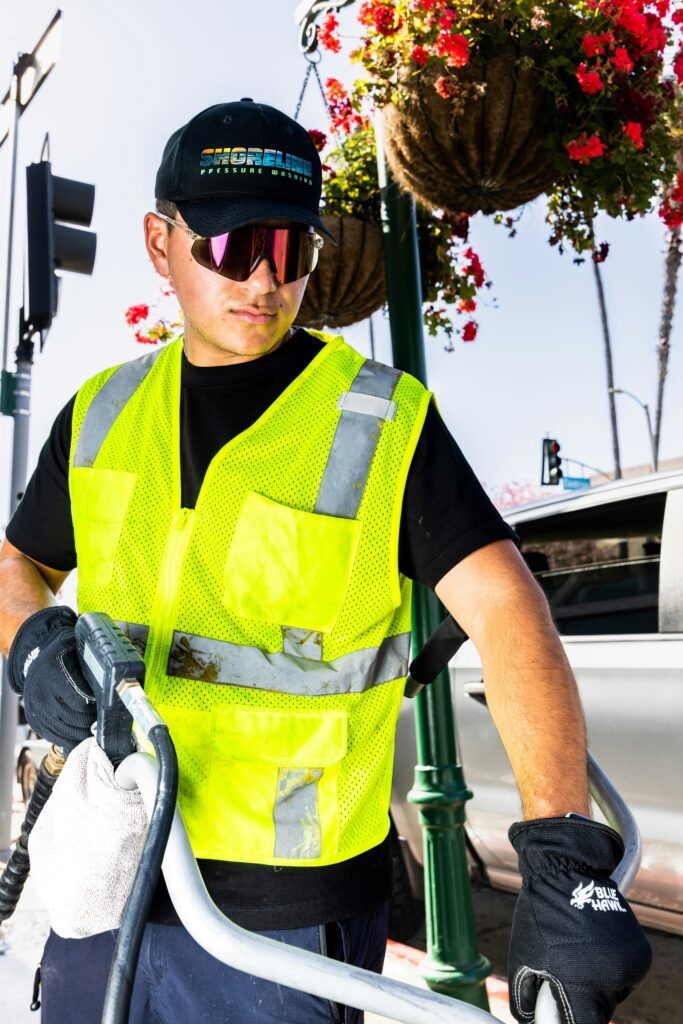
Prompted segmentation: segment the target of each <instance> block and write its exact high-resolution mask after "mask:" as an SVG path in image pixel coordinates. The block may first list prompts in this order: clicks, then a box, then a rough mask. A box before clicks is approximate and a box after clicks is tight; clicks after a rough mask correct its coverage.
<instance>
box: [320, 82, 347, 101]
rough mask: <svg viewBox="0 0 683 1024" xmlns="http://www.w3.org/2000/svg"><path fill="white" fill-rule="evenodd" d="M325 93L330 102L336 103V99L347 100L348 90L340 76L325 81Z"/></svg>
mask: <svg viewBox="0 0 683 1024" xmlns="http://www.w3.org/2000/svg"><path fill="white" fill-rule="evenodd" d="M325 95H326V96H327V102H328V103H334V102H335V100H345V99H346V97H347V92H346V89H345V88H344V86H343V85H342V84H341V82H340V81H339V79H338V78H328V79H327V81H326V82H325Z"/></svg>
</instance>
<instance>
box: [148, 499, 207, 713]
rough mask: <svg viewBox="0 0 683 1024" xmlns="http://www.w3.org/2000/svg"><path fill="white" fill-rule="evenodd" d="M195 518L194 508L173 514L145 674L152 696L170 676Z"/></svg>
mask: <svg viewBox="0 0 683 1024" xmlns="http://www.w3.org/2000/svg"><path fill="white" fill-rule="evenodd" d="M194 518H195V511H194V509H190V508H180V509H177V510H176V511H175V512H174V513H173V519H172V520H171V528H170V530H169V533H168V537H167V539H166V546H165V548H164V554H163V557H162V559H161V565H160V567H159V578H158V580H157V590H156V594H155V597H154V604H153V606H152V614H151V621H150V630H149V639H148V642H147V650H146V653H147V655H148V657H147V658H146V661H147V671H146V673H145V674H146V677H147V680H148V682H149V683H151V684H152V687H151V689H150V696H152V694H153V691H154V689H155V688H156V687H157V686H158V685H159V684H160V683H161V680H162V678H163V677H164V676H165V675H166V667H167V665H168V654H169V651H170V648H171V642H172V640H173V631H174V629H175V624H176V618H177V614H178V604H179V601H180V574H181V571H182V567H183V562H184V561H185V555H186V554H187V549H188V547H189V544H190V539H191V537H192V530H193V528H194Z"/></svg>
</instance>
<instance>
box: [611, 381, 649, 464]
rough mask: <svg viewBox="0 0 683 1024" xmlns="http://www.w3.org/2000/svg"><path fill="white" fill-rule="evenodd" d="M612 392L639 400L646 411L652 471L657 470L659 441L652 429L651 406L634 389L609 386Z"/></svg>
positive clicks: (639, 403)
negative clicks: (635, 393) (656, 439)
mask: <svg viewBox="0 0 683 1024" xmlns="http://www.w3.org/2000/svg"><path fill="white" fill-rule="evenodd" d="M609 391H610V394H612V395H628V397H629V398H632V399H633V401H634V402H637V403H638V405H639V406H640V408H641V409H642V410H643V412H644V413H645V419H646V421H647V433H648V437H649V438H650V454H651V455H652V472H653V473H656V472H657V443H656V441H655V435H654V433H653V430H652V420H651V419H650V407H649V405H647V404H646V403H645V402H641V400H640V399H639V398H638V396H637V395H634V394H633V392H632V391H625V390H624V389H623V388H609Z"/></svg>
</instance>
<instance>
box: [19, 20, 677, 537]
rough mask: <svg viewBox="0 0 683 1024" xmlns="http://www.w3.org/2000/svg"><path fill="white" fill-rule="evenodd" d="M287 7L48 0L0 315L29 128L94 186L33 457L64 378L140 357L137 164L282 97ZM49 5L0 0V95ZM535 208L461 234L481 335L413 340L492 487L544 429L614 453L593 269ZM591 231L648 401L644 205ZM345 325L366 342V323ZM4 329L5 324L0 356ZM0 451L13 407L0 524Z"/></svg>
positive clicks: (601, 458)
mask: <svg viewBox="0 0 683 1024" xmlns="http://www.w3.org/2000/svg"><path fill="white" fill-rule="evenodd" d="M296 6H297V3H296V2H295V0H291V2H288V0H251V2H250V3H244V2H242V3H235V2H234V0H222V2H220V3H218V2H214V0H194V2H193V3H192V4H187V3H179V2H178V0H165V2H164V3H163V4H161V3H158V2H157V0H146V2H144V3H140V2H137V3H133V2H132V0H119V3H118V4H116V5H105V4H102V3H93V2H92V0H64V3H63V6H62V10H63V14H64V16H63V23H64V25H63V41H62V49H61V56H60V60H59V63H58V64H57V66H56V68H55V69H54V70H53V71H52V73H51V75H50V77H49V78H48V80H47V81H46V82H45V84H44V85H43V87H42V88H41V90H40V92H39V93H38V94H37V96H36V98H35V100H34V101H33V102H32V103H31V105H30V106H29V108H28V109H27V111H26V112H25V114H24V115H23V117H22V118H21V123H20V135H19V156H18V190H17V202H16V208H15V237H14V246H13V250H14V257H13V278H12V280H13V293H12V314H11V320H10V322H11V323H12V324H15V323H16V320H17V316H16V310H18V307H19V303H20V286H21V267H22V261H23V246H24V231H25V184H24V182H25V171H24V168H25V166H26V165H27V164H28V163H31V162H33V161H36V160H38V159H39V158H40V152H41V148H42V142H43V138H44V136H45V133H46V132H49V134H50V151H51V159H52V169H53V172H54V173H55V174H58V175H61V176H63V177H70V178H75V179H78V180H81V181H88V182H92V183H93V184H95V186H96V199H95V210H94V216H93V225H92V227H93V230H95V231H96V232H97V238H98V252H97V259H96V263H95V269H94V273H93V275H92V276H91V277H84V276H80V275H76V274H68V275H65V277H64V281H63V285H62V289H61V298H60V307H59V313H58V316H57V319H56V320H55V323H54V325H53V327H52V329H51V331H50V334H49V337H48V339H47V343H46V346H45V349H44V351H43V352H42V354H39V355H37V357H36V361H35V365H34V371H33V399H32V416H31V444H30V468H32V467H33V465H34V464H35V461H36V459H37V456H38V452H39V450H40V447H41V445H42V444H43V442H44V440H45V438H46V436H47V434H48V432H49V429H50V426H51V424H52V422H53V420H54V418H55V416H56V414H57V413H58V411H59V410H60V409H61V408H62V406H63V405H64V404H65V403H66V402H67V401H68V399H69V398H70V397H71V395H72V394H73V393H74V392H75V391H76V390H77V389H78V387H79V386H80V384H81V383H82V382H83V381H84V380H85V379H87V378H88V377H90V376H91V375H92V374H94V373H96V372H97V371H98V370H100V369H102V368H104V367H106V366H111V365H114V364H117V363H120V362H122V361H124V360H127V359H133V358H135V357H136V356H138V355H141V354H143V350H142V349H141V347H140V346H139V345H138V344H137V343H136V342H135V341H134V340H133V337H132V332H131V330H130V328H129V327H127V325H126V323H125V319H124V313H125V310H126V309H127V308H128V306H130V305H131V304H133V303H140V302H146V303H149V304H153V303H155V302H157V301H161V300H160V296H159V290H158V280H159V279H158V278H157V277H156V275H155V274H154V271H153V269H152V267H151V264H150V263H149V260H148V258H147V254H146V252H145V249H144V244H143V232H142V219H143V216H144V214H145V212H146V211H147V210H148V209H150V208H151V207H153V202H154V178H155V175H156V170H157V167H158V164H159V160H160V157H161V152H162V150H163V146H164V144H165V142H166V140H167V138H168V137H169V135H170V134H171V133H172V132H173V131H174V130H175V129H176V128H178V127H179V126H180V125H182V124H184V123H185V122H186V121H187V120H188V119H189V118H191V117H192V116H193V115H194V114H196V113H198V112H199V111H200V110H202V109H204V108H205V107H208V106H210V105H212V104H214V103H217V102H222V101H228V100H234V99H240V98H241V97H243V96H250V97H252V98H254V99H256V100H259V101H262V102H265V103H270V104H272V105H274V106H277V107H279V108H280V109H282V110H284V111H286V112H287V113H289V114H293V113H294V111H295V108H296V103H297V98H298V96H299V92H300V90H301V85H302V81H303V75H304V72H305V66H306V65H305V61H304V58H303V56H302V55H301V53H300V51H299V47H298V30H297V26H296V24H295V21H294V10H295V7H296ZM55 10H56V6H55V5H54V3H53V2H52V0H50V2H47V0H31V3H30V4H27V3H19V2H17V0H14V2H9V0H0V90H1V91H0V95H4V92H5V90H6V88H7V86H8V85H9V81H10V77H11V72H12V62H13V60H14V59H15V58H16V55H17V53H18V52H20V51H22V50H23V51H30V50H32V49H33V47H34V45H35V44H36V43H37V41H38V39H39V38H40V36H41V34H42V32H43V30H44V29H45V28H46V27H47V25H48V24H49V22H50V20H51V18H52V16H53V14H54V13H55ZM353 10H354V8H353V6H351V7H350V8H348V9H347V10H346V11H344V12H342V15H341V21H342V31H343V33H344V35H345V36H346V38H345V43H346V44H349V43H352V40H351V39H350V38H349V37H350V36H352V35H353V34H354V33H355V32H356V29H355V25H354V14H353ZM2 69H4V71H3V70H2ZM320 70H321V74H322V77H323V79H324V78H327V77H329V76H334V77H337V78H339V79H341V80H342V81H344V82H346V83H347V84H350V83H351V82H352V81H353V79H354V77H357V75H358V70H357V68H354V67H353V66H352V65H350V64H349V62H348V59H347V58H346V57H343V56H337V55H331V54H324V55H323V59H322V63H321V68H320ZM3 75H4V78H3V77H2V76H3ZM300 120H301V121H302V123H303V124H304V126H305V127H306V128H319V129H322V130H325V128H326V127H327V121H326V116H325V111H324V109H323V106H322V102H321V99H320V97H319V95H316V92H315V90H314V89H313V88H310V89H309V91H308V93H307V95H306V98H305V101H304V104H303V107H302V111H301V115H300ZM9 164H10V152H9V146H8V145H7V144H5V145H4V146H3V147H2V148H1V149H0V273H1V274H2V281H3V289H2V294H3V295H4V280H5V273H6V252H7V223H8V219H7V215H8V209H9V206H8V191H9ZM544 217H545V209H544V203H543V200H542V199H539V200H537V201H536V202H534V203H531V204H529V206H527V208H526V209H525V210H524V213H523V216H522V218H521V220H520V223H519V225H518V233H517V237H516V238H514V239H508V238H507V237H506V235H505V232H504V231H502V230H501V229H500V228H497V227H495V226H494V225H493V224H492V223H491V220H490V219H487V218H485V217H483V216H481V215H477V216H476V217H475V218H474V219H473V222H472V231H471V241H472V244H473V245H474V247H475V249H476V250H477V252H478V253H479V255H480V256H481V259H482V262H483V264H484V267H485V269H486V271H487V274H488V275H489V277H490V278H491V279H492V281H493V287H492V288H491V290H490V291H489V292H488V293H487V295H486V299H485V304H484V305H483V306H480V309H479V310H478V311H477V320H478V322H479V335H478V338H477V340H476V342H474V343H469V344H463V343H462V342H461V341H459V340H456V342H455V351H454V352H450V353H449V352H446V351H445V350H444V347H445V339H444V338H430V337H426V338H425V346H426V353H427V370H428V380H429V384H430V386H431V387H432V389H433V390H434V391H435V393H436V395H437V399H438V402H439V407H440V410H441V412H442V415H443V417H444V419H445V420H446V422H447V424H448V426H449V428H450V430H451V431H452V433H453V435H454V436H455V438H456V440H457V441H458V443H459V444H460V446H461V448H462V449H463V451H464V452H465V454H466V456H467V457H468V459H469V460H470V462H471V464H472V465H473V467H474V469H475V471H476V473H477V475H478V476H479V478H480V479H482V480H483V481H485V482H486V484H487V485H488V486H489V487H491V488H495V487H498V486H500V485H503V484H505V483H508V482H511V481H530V482H531V483H534V484H536V483H538V478H539V472H540V462H541V458H540V455H541V439H542V438H543V437H544V436H545V435H550V436H552V437H556V438H557V439H558V440H559V441H560V444H561V446H562V455H563V456H570V457H572V458H576V459H579V460H582V461H584V462H585V463H587V464H589V465H592V466H595V467H598V468H600V469H603V468H604V469H606V470H610V469H611V467H612V454H611V452H612V443H611V434H610V423H609V407H608V400H607V392H606V379H605V363H604V353H603V341H602V334H601V328H600V318H599V309H598V304H597V297H596V290H595V283H594V280H593V273H592V268H591V266H590V264H588V263H586V264H584V265H582V266H578V267H577V266H575V265H574V264H573V263H572V257H571V254H570V253H567V254H565V255H564V256H563V257H561V256H559V255H558V254H557V252H556V251H555V250H553V249H550V248H549V246H548V244H547V225H546V224H545V223H544ZM598 236H599V238H600V240H601V241H602V240H604V241H608V242H609V243H610V245H611V252H610V255H609V258H608V259H607V261H606V262H605V263H604V264H603V274H604V283H605V289H606V294H607V303H608V311H609V317H610V323H611V330H612V341H613V356H614V368H615V383H616V385H617V386H618V387H621V388H624V389H627V390H629V391H632V392H634V393H635V394H636V395H637V396H638V397H639V398H640V399H641V400H642V401H643V402H647V403H649V404H650V407H651V409H652V410H653V411H654V406H655V399H656V382H657V365H656V344H657V338H658V330H659V320H660V306H661V297H662V278H663V248H664V241H665V230H664V228H663V225H662V224H661V222H660V221H659V219H658V217H657V216H656V215H655V214H651V215H648V216H647V217H646V218H644V219H643V220H640V221H637V222H633V223H631V224H626V223H617V222H614V221H611V220H609V219H608V218H603V219H601V220H600V222H599V225H598ZM494 299H495V301H494ZM0 301H1V300H0ZM165 308H166V309H169V307H168V306H167V307H165ZM169 312H173V309H172V308H170V309H169ZM374 325H375V335H376V355H377V358H379V359H381V360H383V361H386V362H391V346H390V339H389V331H388V323H387V321H386V320H385V319H384V318H383V316H382V314H381V313H378V314H376V316H375V318H374ZM343 333H344V335H345V337H346V339H347V340H348V341H349V342H350V343H351V344H353V345H355V346H356V347H357V348H358V349H359V350H360V351H362V352H364V353H365V354H369V330H368V324H367V323H364V324H359V325H355V326H354V327H352V328H349V329H345V330H344V332H343ZM682 341H683V338H682V337H681V317H680V315H679V311H677V313H676V316H675V319H674V329H673V335H672V345H671V350H672V351H671V359H670V370H669V379H668V383H667V393H666V399H665V409H664V420H663V433H662V444H661V450H660V457H661V458H670V457H674V456H678V455H681V454H683V452H682V448H683V445H682V444H681V428H682V426H683V372H682V371H683V363H682V357H681V343H682ZM15 344H16V338H14V337H13V338H12V339H11V344H10V351H11V352H13V350H14V347H15ZM11 367H13V359H12V361H11ZM617 403H618V406H617V408H618V420H619V432H620V442H621V450H622V465H623V466H629V465H638V464H644V463H647V462H648V461H649V441H648V434H647V428H646V422H645V417H644V414H643V411H642V409H640V408H639V407H638V405H637V404H636V403H635V402H633V401H632V400H631V399H629V398H626V397H623V396H621V397H618V398H617ZM11 448H12V420H11V419H10V418H8V417H3V418H2V420H1V421H0V470H1V471H0V526H1V525H2V524H3V523H4V522H6V518H7V510H8V503H9V493H8V492H9V473H10V461H11ZM577 468H578V467H574V469H577Z"/></svg>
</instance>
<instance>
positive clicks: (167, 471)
mask: <svg viewBox="0 0 683 1024" xmlns="http://www.w3.org/2000/svg"><path fill="white" fill-rule="evenodd" d="M311 333H312V334H316V335H317V336H318V337H319V338H321V339H322V340H323V341H324V342H326V344H325V345H324V346H323V348H322V349H321V351H320V352H319V353H318V354H317V355H316V356H315V358H314V359H313V360H312V361H311V363H310V364H309V365H308V366H307V367H306V368H305V369H304V370H303V372H302V373H300V374H299V376H298V377H297V378H296V379H295V380H294V381H293V382H292V383H291V384H290V385H289V387H287V388H286V389H285V390H284V391H283V392H282V394H281V395H280V396H279V397H278V398H277V399H276V400H275V402H273V403H272V405H270V406H269V407H268V409H267V410H266V411H265V412H264V413H263V415H262V416H261V417H260V418H259V419H258V420H257V421H256V422H255V423H254V424H252V426H251V427H249V428H248V429H247V430H245V431H243V432H242V433H241V434H239V435H237V436H236V437H234V438H233V439H232V440H231V441H229V442H228V444H226V445H225V446H224V447H223V448H222V449H221V450H220V451H219V452H218V454H217V455H216V456H215V457H214V458H213V460H212V462H211V464H210V466H209V468H208V470H207V472H206V476H205V477H204V481H203V484H202V487H201V490H200V493H199V496H198V498H197V503H196V507H195V508H194V509H186V508H182V507H181V497H180V494H181V491H180V429H179V414H180V386H181V354H182V340H179V341H176V342H174V343H173V344H171V345H169V346H168V347H166V348H163V349H160V350H155V351H153V352H151V353H150V354H148V355H145V356H143V357H142V358H141V359H136V360H134V361H133V362H129V363H124V364H123V365H122V366H120V367H116V368H113V369H110V370H106V371H104V372H103V373H100V374H98V375H97V376H96V377H94V378H93V379H92V380H90V381H88V382H87V383H86V384H85V385H84V386H83V387H82V388H81V390H80V391H79V393H78V396H77V399H76V404H75V407H74V418H73V438H72V447H71V457H70V470H69V487H70V494H71V508H72V515H73V523H74V533H75V540H76V551H77V559H78V604H79V610H80V612H81V613H83V612H87V611H104V612H108V613H109V614H110V615H111V616H112V618H114V619H116V620H117V621H119V622H120V623H121V624H122V625H123V626H124V628H125V630H126V631H127V632H128V635H129V636H130V637H131V639H133V640H134V641H135V642H136V643H137V644H138V645H139V646H140V648H141V649H142V650H143V651H144V658H145V663H146V683H145V688H146V690H147V692H148V693H149V695H150V697H151V699H152V701H153V702H154V704H155V705H156V707H157V708H158V710H159V712H160V714H161V715H162V716H163V717H164V719H165V720H166V721H167V723H168V725H169V728H170V730H171V735H172V737H173V740H174V742H175V745H176V749H177V752H178V761H179V766H180V787H179V803H180V807H181V810H182V814H183V819H184V821H185V825H186V827H187V830H188V833H189V836H190V841H191V843H192V847H193V850H194V852H195V855H196V856H198V857H208V858H212V859H219V860H235V861H244V862H251V863H260V864H287V865H301V866H320V865H323V864H333V863H336V862H338V861H342V860H346V859H348V858H350V857H353V856H355V855H356V854H359V853H362V852H363V851H365V850H368V849H370V848H371V847H373V846H375V845H377V844H378V843H379V842H381V841H382V840H383V839H384V837H385V836H386V834H387V831H388V827H389V819H388V807H389V796H390V788H391V772H392V761H393V742H394V729H395V723H396V717H397V715H398V709H399V705H400V701H401V697H402V693H403V687H404V679H405V676H406V674H407V669H408V661H409V656H410V612H411V606H410V581H409V580H407V579H405V578H404V577H402V576H400V575H399V571H398V537H399V525H400V519H401V506H402V499H403V492H404V489H405V482H406V477H407V474H408V469H409V466H410V462H411V459H412V456H413V453H414V451H415V447H416V444H417V441H418V437H419V435H420V431H421V428H422V424H423V422H424V418H425V415H426V412H427V407H428V404H429V400H430V393H429V392H428V391H426V389H425V388H424V387H423V386H422V384H420V383H419V382H418V381H417V380H415V379H414V378H413V377H411V376H409V375H408V374H406V373H401V372H400V371H397V370H395V369H393V368H391V367H388V366H383V365H382V364H380V363H375V362H372V361H371V360H366V359H364V358H363V356H362V355H360V354H359V353H357V352H356V351H354V349H352V348H350V347H349V346H348V345H346V344H345V343H344V341H343V339H342V338H341V337H332V336H331V335H323V334H320V333H318V332H314V331H312V332H311Z"/></svg>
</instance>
